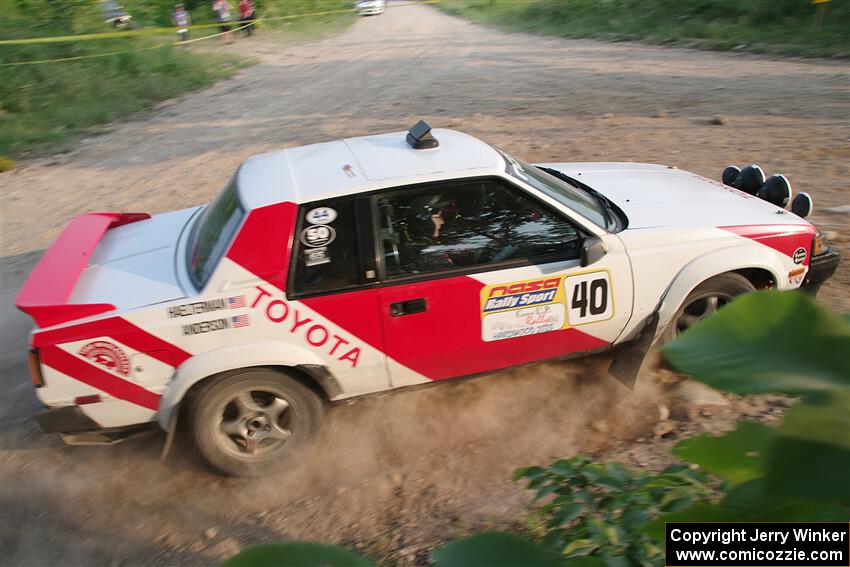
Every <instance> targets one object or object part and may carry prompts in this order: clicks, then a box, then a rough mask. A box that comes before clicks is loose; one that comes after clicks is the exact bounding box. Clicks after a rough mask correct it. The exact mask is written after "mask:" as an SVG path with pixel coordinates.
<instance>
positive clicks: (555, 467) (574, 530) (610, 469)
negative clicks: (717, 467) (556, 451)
mask: <svg viewBox="0 0 850 567" xmlns="http://www.w3.org/2000/svg"><path fill="white" fill-rule="evenodd" d="M520 479H527V480H528V488H529V489H531V490H534V491H535V493H536V497H535V500H536V501H537V500H540V499H548V500H549V501H548V503H546V504H544V505H543V506H542V511H543V512H544V513H545V514H546V515H547V517H548V524H547V528H548V531H547V534H546V536H545V537H544V538H543V544H544V545H545V546H547V547H551V548H553V549H554V550H556V551H557V552H558V553H559V554H560V555H562V556H563V557H564V558H565V559H570V558H574V557H581V556H586V555H591V554H592V555H595V556H598V557H599V558H600V559H602V561H603V562H604V563H605V564H606V565H654V564H655V563H656V562H657V561H658V560H660V559H661V556H662V550H661V548H660V547H659V546H658V544H657V543H656V542H655V541H653V540H652V539H651V538H650V537H649V536H647V535H646V534H644V533H643V532H642V531H641V529H642V528H643V527H644V525H645V524H646V523H647V522H648V521H650V520H652V519H654V518H657V517H658V516H659V515H660V514H661V513H662V512H674V511H678V510H683V509H686V508H689V507H690V506H692V505H693V504H695V503H697V502H706V501H707V500H708V498H709V496H710V493H711V490H710V487H709V486H708V484H707V479H706V475H705V474H703V473H701V472H698V471H696V470H692V469H691V468H690V467H688V466H686V465H676V466H672V467H668V468H667V469H665V470H664V471H663V472H661V473H659V474H649V473H643V472H640V471H633V470H631V469H628V468H626V467H625V466H623V465H621V464H619V463H602V464H594V463H592V462H590V459H589V458H588V457H585V456H578V457H574V458H571V459H561V460H559V461H556V462H554V463H553V464H552V465H550V466H549V467H546V468H542V467H529V468H524V469H519V470H517V471H516V473H515V474H514V480H520Z"/></svg>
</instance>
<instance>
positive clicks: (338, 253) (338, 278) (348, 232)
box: [292, 200, 359, 293]
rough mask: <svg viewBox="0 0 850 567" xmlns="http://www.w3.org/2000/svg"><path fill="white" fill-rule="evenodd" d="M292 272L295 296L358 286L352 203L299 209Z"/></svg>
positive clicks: (347, 201)
mask: <svg viewBox="0 0 850 567" xmlns="http://www.w3.org/2000/svg"><path fill="white" fill-rule="evenodd" d="M299 216H300V218H299V219H298V228H297V229H296V233H295V242H294V246H293V248H294V253H293V256H292V261H293V262H294V263H295V268H294V270H292V273H293V274H294V276H295V282H294V285H293V286H292V289H293V291H294V292H295V293H315V292H322V291H331V290H339V289H345V288H348V287H353V286H356V285H358V284H359V279H358V270H359V267H358V262H357V239H356V233H355V221H354V201H352V200H345V201H340V200H333V201H323V202H317V203H311V204H309V205H305V206H302V207H301V208H300V210H299Z"/></svg>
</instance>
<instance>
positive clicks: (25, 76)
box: [0, 39, 241, 156]
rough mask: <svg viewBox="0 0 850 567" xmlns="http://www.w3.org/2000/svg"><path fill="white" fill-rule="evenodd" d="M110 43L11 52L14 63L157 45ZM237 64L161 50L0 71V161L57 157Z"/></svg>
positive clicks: (150, 42)
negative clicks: (104, 127) (100, 128)
mask: <svg viewBox="0 0 850 567" xmlns="http://www.w3.org/2000/svg"><path fill="white" fill-rule="evenodd" d="M155 42H156V40H154V39H149V40H143V41H139V40H111V41H104V42H97V43H98V45H96V46H95V45H86V46H84V47H82V46H76V47H70V48H69V47H67V46H65V47H52V46H37V47H32V48H28V49H20V48H18V49H16V55H17V57H16V60H33V59H50V58H56V57H67V56H73V55H74V54H81V55H89V54H94V53H105V52H110V51H121V50H127V49H143V48H147V47H153V46H155V45H156V43H155ZM240 64H241V63H240V60H239V59H238V58H236V57H233V56H230V55H220V54H215V53H197V52H193V51H191V50H188V49H182V48H177V47H174V46H172V45H171V44H170V43H168V44H161V45H159V46H157V47H155V48H154V49H148V50H146V51H130V52H127V53H121V54H119V55H113V56H108V57H102V58H97V59H88V60H83V61H69V62H64V63H47V64H43V65H27V66H21V67H0V101H2V102H1V103H0V104H2V106H0V155H6V156H24V155H27V154H31V153H41V152H45V151H57V150H59V151H61V150H64V149H66V148H67V147H68V145H69V144H70V142H72V141H73V140H74V139H76V138H77V137H78V136H79V135H80V134H82V133H85V132H87V131H89V130H90V129H91V128H92V127H93V126H96V125H98V124H102V123H105V122H110V121H113V120H116V119H119V118H122V117H124V116H127V115H129V114H132V113H134V112H138V111H140V110H143V109H146V108H150V107H151V106H153V105H154V104H156V103H157V102H159V101H162V100H165V99H167V98H171V97H174V96H176V95H179V94H181V93H183V92H186V91H189V90H192V89H196V88H200V87H204V86H207V85H209V84H211V83H213V82H214V81H216V80H217V79H220V78H223V77H227V76H229V75H231V74H232V73H233V72H234V71H235V70H236V69H237V68H238V67H239V65H240Z"/></svg>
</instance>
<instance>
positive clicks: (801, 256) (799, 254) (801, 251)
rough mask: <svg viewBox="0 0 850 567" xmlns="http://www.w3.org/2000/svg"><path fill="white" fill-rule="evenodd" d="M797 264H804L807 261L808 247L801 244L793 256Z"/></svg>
mask: <svg viewBox="0 0 850 567" xmlns="http://www.w3.org/2000/svg"><path fill="white" fill-rule="evenodd" d="M792 258H793V259H794V263H795V264H802V263H803V262H805V261H806V249H805V248H803V247H802V246H800V247H799V248H797V249H796V250H794V255H793V256H792Z"/></svg>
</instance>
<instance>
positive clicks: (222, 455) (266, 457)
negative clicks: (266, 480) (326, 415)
mask: <svg viewBox="0 0 850 567" xmlns="http://www.w3.org/2000/svg"><path fill="white" fill-rule="evenodd" d="M322 410H323V407H322V401H321V399H319V396H318V395H316V394H315V393H314V392H313V391H312V390H310V388H308V387H307V386H305V385H304V384H302V383H301V382H299V381H298V380H296V379H295V378H293V377H292V376H290V375H287V374H284V373H282V372H277V371H274V370H270V369H268V368H245V369H240V370H235V371H232V372H227V373H225V374H222V375H221V376H220V377H219V378H217V379H215V380H214V381H213V382H211V383H210V385H209V386H207V387H205V388H204V389H203V390H202V391H201V392H200V393H199V394H198V395H197V397H196V398H195V399H194V401H193V403H192V406H191V413H190V423H191V428H192V439H193V440H194V442H195V446H196V447H197V449H198V452H199V453H200V454H201V457H203V459H204V461H206V463H207V464H208V465H209V466H210V467H212V468H213V469H215V470H216V471H218V472H221V473H223V474H226V475H231V476H263V475H267V474H270V473H272V472H274V471H276V470H278V469H280V468H282V467H283V466H284V465H285V464H287V463H289V462H290V457H291V456H292V455H293V454H294V453H297V452H298V449H299V448H301V447H303V446H304V445H305V444H306V443H307V442H308V441H309V440H310V439H311V438H312V437H313V436H314V435H315V434H316V432H318V430H319V427H320V425H321V420H322Z"/></svg>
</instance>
